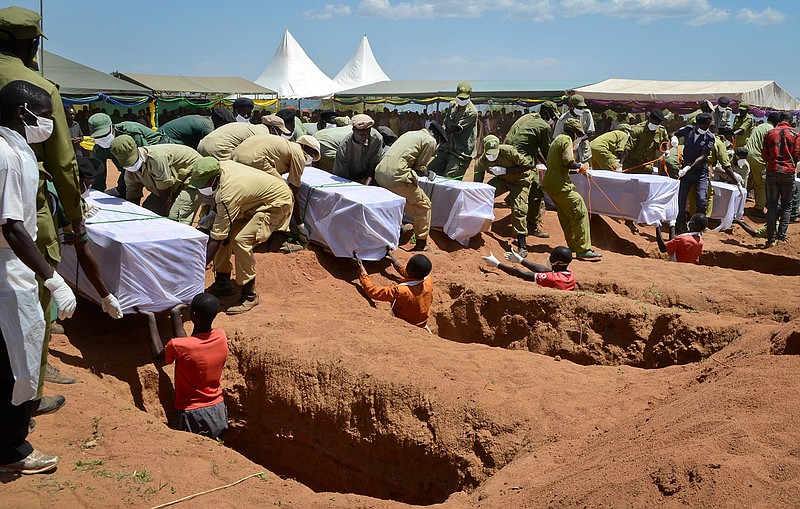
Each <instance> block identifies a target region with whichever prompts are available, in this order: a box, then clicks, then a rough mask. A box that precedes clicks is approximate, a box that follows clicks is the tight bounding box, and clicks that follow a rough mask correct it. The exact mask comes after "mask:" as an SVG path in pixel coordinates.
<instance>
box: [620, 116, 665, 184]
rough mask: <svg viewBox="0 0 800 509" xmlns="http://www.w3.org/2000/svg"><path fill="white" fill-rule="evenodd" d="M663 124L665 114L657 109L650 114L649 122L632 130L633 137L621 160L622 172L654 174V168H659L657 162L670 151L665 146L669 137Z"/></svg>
mask: <svg viewBox="0 0 800 509" xmlns="http://www.w3.org/2000/svg"><path fill="white" fill-rule="evenodd" d="M663 122H664V113H663V112H662V111H661V110H658V109H656V110H653V111H651V112H650V115H649V116H648V118H647V122H642V123H640V124H636V125H635V126H633V127H632V128H631V136H630V138H629V139H628V143H627V145H625V151H624V152H623V153H622V156H620V158H619V159H620V162H621V163H622V171H624V172H625V173H636V174H641V175H645V174H651V173H653V166H655V167H656V168H658V164H659V162H658V161H656V160H657V159H658V158H659V157H662V156H663V154H664V151H668V150H669V147H667V146H666V145H665V142H668V141H669V135H668V134H667V130H666V129H665V128H664V127H663V126H662V125H661V124H662V123H663ZM651 161H653V162H651ZM645 163H649V164H645Z"/></svg>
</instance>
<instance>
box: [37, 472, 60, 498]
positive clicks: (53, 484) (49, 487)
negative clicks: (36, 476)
mask: <svg viewBox="0 0 800 509" xmlns="http://www.w3.org/2000/svg"><path fill="white" fill-rule="evenodd" d="M36 489H37V490H44V491H46V492H47V493H49V494H51V495H55V494H56V493H58V492H59V491H61V490H63V489H64V486H63V485H62V484H61V483H60V482H58V481H57V480H56V478H55V477H51V476H48V477H45V478H43V479H42V480H41V481H39V485H38V486H36Z"/></svg>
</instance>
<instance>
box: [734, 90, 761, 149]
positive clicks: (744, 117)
mask: <svg viewBox="0 0 800 509" xmlns="http://www.w3.org/2000/svg"><path fill="white" fill-rule="evenodd" d="M737 112H738V113H737V114H736V118H734V119H733V135H734V136H735V138H734V145H735V146H737V147H744V146H745V145H747V140H748V138H750V135H751V134H753V129H755V127H756V123H755V120H753V117H752V116H751V115H750V103H749V102H747V101H742V102H740V103H739V108H738V109H737Z"/></svg>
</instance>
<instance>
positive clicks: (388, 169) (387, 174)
mask: <svg viewBox="0 0 800 509" xmlns="http://www.w3.org/2000/svg"><path fill="white" fill-rule="evenodd" d="M435 153H436V139H435V138H434V137H433V135H432V134H431V132H430V131H428V130H427V129H420V130H419V131H409V132H407V133H405V134H403V135H402V136H400V137H399V138H397V141H395V142H394V144H393V145H392V146H391V147H389V150H388V151H387V152H386V154H385V155H384V156H383V159H381V162H380V163H378V167H377V168H375V179H376V180H377V181H378V183H379V184H380V185H382V186H383V185H391V184H393V183H395V184H414V185H416V184H417V182H418V181H417V175H418V174H419V173H426V171H427V168H428V163H430V162H431V159H433V156H434V154H435Z"/></svg>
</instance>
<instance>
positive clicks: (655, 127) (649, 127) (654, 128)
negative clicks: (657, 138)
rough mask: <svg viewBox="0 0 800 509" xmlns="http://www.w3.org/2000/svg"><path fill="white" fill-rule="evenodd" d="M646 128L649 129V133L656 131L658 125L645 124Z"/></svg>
mask: <svg viewBox="0 0 800 509" xmlns="http://www.w3.org/2000/svg"><path fill="white" fill-rule="evenodd" d="M647 128H648V129H650V130H651V131H655V130H657V129H658V124H654V123H652V122H648V123H647Z"/></svg>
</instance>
